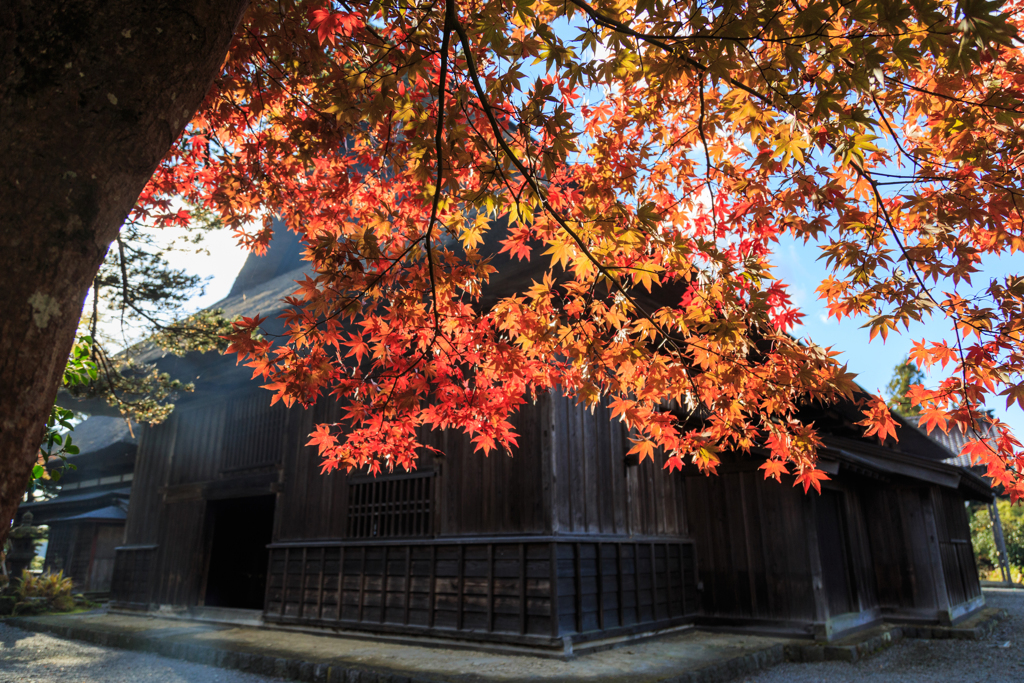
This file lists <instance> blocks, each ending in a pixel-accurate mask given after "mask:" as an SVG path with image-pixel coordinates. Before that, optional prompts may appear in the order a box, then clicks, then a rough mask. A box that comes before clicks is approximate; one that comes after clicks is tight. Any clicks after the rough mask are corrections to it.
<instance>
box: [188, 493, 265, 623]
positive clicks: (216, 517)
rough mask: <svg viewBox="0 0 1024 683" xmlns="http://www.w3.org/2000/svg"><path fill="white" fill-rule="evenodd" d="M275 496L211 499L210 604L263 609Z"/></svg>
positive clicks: (209, 605)
mask: <svg viewBox="0 0 1024 683" xmlns="http://www.w3.org/2000/svg"><path fill="white" fill-rule="evenodd" d="M274 498H275V497H274V496H258V497H255V498H232V499H228V500H214V501H210V502H209V519H210V520H211V524H212V532H213V533H212V548H211V551H210V566H209V569H208V570H207V572H206V597H205V599H204V600H203V603H204V604H205V605H206V606H207V607H236V608H239V609H259V610H261V609H263V598H264V595H265V594H266V584H267V553H268V551H267V544H268V543H270V540H271V534H272V532H273V527H274Z"/></svg>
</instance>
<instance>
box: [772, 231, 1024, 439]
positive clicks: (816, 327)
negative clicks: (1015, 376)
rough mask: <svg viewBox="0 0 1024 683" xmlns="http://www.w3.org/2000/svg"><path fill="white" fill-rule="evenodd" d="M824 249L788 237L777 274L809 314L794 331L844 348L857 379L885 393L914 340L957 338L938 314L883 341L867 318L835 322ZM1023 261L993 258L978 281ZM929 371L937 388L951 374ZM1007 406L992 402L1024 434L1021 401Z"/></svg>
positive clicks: (778, 259)
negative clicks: (821, 291) (825, 288)
mask: <svg viewBox="0 0 1024 683" xmlns="http://www.w3.org/2000/svg"><path fill="white" fill-rule="evenodd" d="M820 254H821V251H820V249H819V248H818V247H817V246H816V245H814V244H813V243H812V244H808V245H805V244H803V242H802V241H797V240H793V239H788V238H787V239H785V240H784V241H783V242H782V243H781V244H780V245H779V249H778V250H777V252H776V253H775V255H774V259H773V261H774V262H775V264H776V269H775V275H776V276H777V277H778V278H780V279H781V280H783V281H784V282H786V283H787V284H788V285H789V291H790V295H791V296H792V297H793V301H794V303H796V304H797V305H798V306H799V307H800V310H801V311H803V313H804V315H805V317H804V320H803V324H802V325H801V326H800V327H799V328H798V329H796V330H795V334H797V336H799V337H801V338H803V337H809V338H810V339H812V340H813V341H814V342H815V343H817V344H818V345H820V346H832V347H834V348H835V350H837V351H841V352H842V356H841V359H842V360H843V361H845V362H846V363H847V364H848V365H849V369H850V370H851V371H852V372H855V373H857V381H858V382H859V383H860V385H861V386H862V387H864V389H866V390H868V391H871V392H873V393H879V394H882V395H884V394H885V387H886V385H887V384H888V383H889V380H890V379H892V374H893V369H894V368H895V367H896V365H897V364H899V363H900V362H901V361H902V360H903V359H904V358H906V357H907V355H908V354H909V352H910V349H911V347H912V346H913V342H915V341H919V340H921V339H929V340H936V341H937V340H940V339H947V338H948V339H952V338H953V331H952V327H951V326H950V325H949V323H948V321H946V320H944V319H943V318H941V317H939V316H935V317H932V318H931V319H926V320H925V321H924V322H922V323H919V324H914V325H911V327H910V329H909V330H906V331H904V330H902V328H901V331H900V333H899V334H896V333H892V332H890V333H889V338H888V339H887V340H886V341H882V338H881V337H880V336H876V337H875V339H874V341H868V336H869V335H868V330H867V329H866V328H862V327H861V325H863V324H864V320H861V319H850V318H844V319H843V320H842V321H836V319H835V318H829V317H827V314H828V311H827V309H826V307H825V305H824V303H823V302H822V301H820V300H818V298H817V294H816V293H815V291H814V290H815V289H816V288H817V286H818V284H819V283H820V282H821V281H822V280H823V279H824V278H825V277H827V276H828V275H829V271H828V269H827V268H826V267H825V263H824V261H819V260H818V256H819V255H820ZM1022 266H1024V257H1021V256H1019V255H1018V256H1015V257H1013V258H1006V259H1002V260H1000V261H997V262H993V263H989V264H987V266H986V269H985V270H984V271H983V272H981V273H978V274H977V276H976V278H975V284H976V285H985V284H987V283H988V280H989V279H990V278H992V277H1002V276H1004V275H1006V274H1008V273H1011V272H1016V273H1020V272H1021V270H1022ZM927 376H928V381H927V382H926V383H925V384H926V386H929V387H934V386H936V385H937V384H938V383H939V382H940V381H942V379H944V378H945V377H946V376H948V373H943V372H942V370H941V369H938V368H933V369H932V371H931V372H929V373H928V375H927ZM1005 406H1006V404H1005V401H1004V400H1002V399H999V398H997V399H995V400H994V401H991V402H990V404H989V405H988V406H987V407H988V408H991V409H993V410H994V411H995V415H996V416H997V417H999V418H1000V419H1002V420H1005V421H1006V423H1007V424H1009V425H1010V426H1011V428H1012V429H1013V431H1014V433H1015V434H1017V435H1024V411H1021V410H1020V408H1019V407H1017V406H1016V405H1014V406H1013V407H1011V408H1010V409H1009V410H1007V409H1006V407H1005Z"/></svg>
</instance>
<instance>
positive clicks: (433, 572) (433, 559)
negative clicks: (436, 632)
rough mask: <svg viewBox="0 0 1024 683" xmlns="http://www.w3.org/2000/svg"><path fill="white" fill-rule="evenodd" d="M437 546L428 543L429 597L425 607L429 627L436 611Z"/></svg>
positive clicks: (432, 624)
mask: <svg viewBox="0 0 1024 683" xmlns="http://www.w3.org/2000/svg"><path fill="white" fill-rule="evenodd" d="M436 586H437V546H436V545H434V544H431V545H430V597H429V598H428V600H429V603H428V609H427V625H428V626H429V627H430V628H434V612H435V611H436V609H437V608H436V605H435V602H436V594H437V589H436Z"/></svg>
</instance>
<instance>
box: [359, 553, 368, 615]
mask: <svg viewBox="0 0 1024 683" xmlns="http://www.w3.org/2000/svg"><path fill="white" fill-rule="evenodd" d="M362 550H363V552H362V553H361V555H362V557H361V558H360V560H359V616H358V617H357V619H358V620H359V621H362V620H363V600H364V599H365V597H366V546H365V545H364V546H362Z"/></svg>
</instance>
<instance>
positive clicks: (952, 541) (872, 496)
mask: <svg viewBox="0 0 1024 683" xmlns="http://www.w3.org/2000/svg"><path fill="white" fill-rule="evenodd" d="M864 497H865V505H866V506H870V508H871V510H872V514H871V515H870V516H868V517H867V521H868V524H867V526H868V532H869V538H870V542H871V549H872V556H873V558H874V561H875V572H876V577H877V585H878V595H879V603H880V605H881V607H882V608H883V609H884V610H885V611H886V612H887V613H889V614H892V615H895V616H901V617H905V618H910V619H927V620H933V619H935V617H936V614H937V613H938V614H939V615H940V617H939V618H940V620H943V616H942V615H943V614H945V619H951V618H952V617H951V615H955V613H956V608H958V607H960V606H962V605H965V604H967V603H970V602H971V601H974V600H977V599H978V598H980V597H981V584H980V581H979V579H978V570H977V565H976V564H975V560H974V551H973V548H972V546H971V540H970V528H969V526H968V521H967V511H966V508H965V506H964V498H963V496H962V495H961V494H960V493H959V492H957V491H954V490H952V489H947V488H944V487H940V486H936V485H915V486H895V487H885V488H882V487H880V488H878V489H874V490H870V491H866V492H865V494H864Z"/></svg>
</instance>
